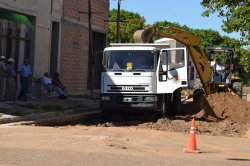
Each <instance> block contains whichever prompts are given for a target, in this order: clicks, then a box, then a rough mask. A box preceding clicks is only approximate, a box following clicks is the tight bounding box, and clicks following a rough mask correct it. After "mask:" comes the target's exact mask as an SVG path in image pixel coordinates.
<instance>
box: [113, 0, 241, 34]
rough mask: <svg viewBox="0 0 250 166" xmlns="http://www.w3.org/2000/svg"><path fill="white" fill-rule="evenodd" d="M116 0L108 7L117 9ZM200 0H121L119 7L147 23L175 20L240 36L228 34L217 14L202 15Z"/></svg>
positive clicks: (189, 25) (194, 26) (190, 25)
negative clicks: (139, 16) (137, 15)
mask: <svg viewBox="0 0 250 166" xmlns="http://www.w3.org/2000/svg"><path fill="white" fill-rule="evenodd" d="M117 1H118V0H110V9H113V8H115V9H117ZM200 2H201V0H122V1H121V9H124V10H127V11H132V12H135V13H138V14H140V15H141V16H143V17H144V18H145V19H146V23H147V24H152V23H154V22H156V21H165V20H166V21H169V22H177V23H179V24H180V25H187V26H188V27H190V28H195V29H212V30H216V31H218V32H219V33H220V34H221V35H226V36H229V37H232V38H237V39H239V38H240V35H239V34H238V33H231V34H228V33H226V32H224V31H223V30H222V28H221V25H222V19H221V18H219V17H218V16H217V15H211V16H210V17H202V16H201V14H202V12H203V11H204V10H205V9H204V8H203V7H202V6H201V5H200Z"/></svg>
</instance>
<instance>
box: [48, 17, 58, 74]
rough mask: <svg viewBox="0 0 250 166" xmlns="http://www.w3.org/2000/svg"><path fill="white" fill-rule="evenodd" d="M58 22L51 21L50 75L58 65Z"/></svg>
mask: <svg viewBox="0 0 250 166" xmlns="http://www.w3.org/2000/svg"><path fill="white" fill-rule="evenodd" d="M59 30H60V27H59V23H58V22H54V21H53V22H52V32H51V33H52V34H51V48H50V49H51V50H50V76H53V75H54V73H55V72H57V65H58V45H59Z"/></svg>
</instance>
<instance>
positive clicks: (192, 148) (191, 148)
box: [183, 118, 200, 153]
mask: <svg viewBox="0 0 250 166" xmlns="http://www.w3.org/2000/svg"><path fill="white" fill-rule="evenodd" d="M183 152H184V153H200V150H199V149H197V147H196V128H195V120H194V118H193V120H192V125H191V128H190V136H189V143H188V146H187V148H185V149H183Z"/></svg>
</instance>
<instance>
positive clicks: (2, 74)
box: [0, 56, 68, 101]
mask: <svg viewBox="0 0 250 166" xmlns="http://www.w3.org/2000/svg"><path fill="white" fill-rule="evenodd" d="M14 62H15V59H13V58H9V59H6V57H5V56H0V101H6V100H15V99H16V81H15V80H16V78H17V74H19V76H20V84H21V90H20V92H19V94H18V96H17V99H18V100H22V101H27V92H28V87H29V82H30V81H31V67H30V64H29V59H28V58H25V59H24V63H23V64H21V65H19V66H18V70H17V71H16V70H15V68H14ZM46 78H47V79H46ZM42 82H43V85H45V86H46V88H50V90H55V91H56V92H57V93H58V95H59V97H60V98H61V99H66V98H67V96H68V93H67V91H66V88H65V86H64V85H63V84H62V83H61V81H60V78H59V73H57V72H56V73H55V74H54V77H53V79H52V81H51V80H50V79H49V75H48V73H45V74H44V77H43V79H42ZM48 90H49V89H48Z"/></svg>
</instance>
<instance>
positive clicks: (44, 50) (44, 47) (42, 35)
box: [0, 0, 62, 78]
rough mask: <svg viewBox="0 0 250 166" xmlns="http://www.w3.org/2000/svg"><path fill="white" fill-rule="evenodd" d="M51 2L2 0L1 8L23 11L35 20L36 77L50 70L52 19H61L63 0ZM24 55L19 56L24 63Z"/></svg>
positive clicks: (31, 45)
mask: <svg viewBox="0 0 250 166" xmlns="http://www.w3.org/2000/svg"><path fill="white" fill-rule="evenodd" d="M51 2H52V1H51V0H46V1H44V0H43V1H41V0H18V1H16V0H0V10H9V11H13V12H18V13H22V14H24V15H27V16H28V17H29V18H30V19H31V20H32V22H33V26H34V31H32V32H31V34H32V35H31V39H30V40H31V41H30V47H31V54H32V55H31V64H32V66H33V77H34V78H39V77H41V76H42V74H43V73H44V72H45V71H48V70H49V60H50V36H51V20H52V18H53V19H57V20H59V21H60V19H61V13H62V0H54V1H53V4H51ZM52 6H53V9H51V7H52ZM24 29H25V27H24ZM24 35H25V34H24ZM23 56H25V55H23ZM23 56H22V57H20V58H19V63H22V61H23V59H24V57H23Z"/></svg>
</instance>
